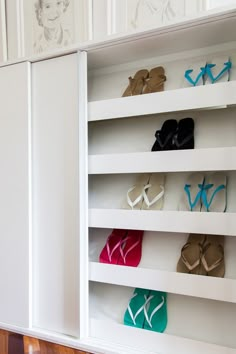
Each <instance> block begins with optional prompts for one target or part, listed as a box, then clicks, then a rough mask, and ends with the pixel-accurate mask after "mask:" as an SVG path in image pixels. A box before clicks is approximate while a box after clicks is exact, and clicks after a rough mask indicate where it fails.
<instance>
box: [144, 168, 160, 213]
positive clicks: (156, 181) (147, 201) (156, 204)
mask: <svg viewBox="0 0 236 354" xmlns="http://www.w3.org/2000/svg"><path fill="white" fill-rule="evenodd" d="M164 183H165V175H164V174H162V173H153V174H152V175H151V177H150V179H149V183H148V184H147V185H146V186H145V187H144V188H143V204H142V210H161V209H162V207H163V199H164V198H163V197H164V193H165V190H164Z"/></svg>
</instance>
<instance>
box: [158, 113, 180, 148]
mask: <svg viewBox="0 0 236 354" xmlns="http://www.w3.org/2000/svg"><path fill="white" fill-rule="evenodd" d="M177 126H178V123H177V120H175V119H168V120H166V121H165V122H164V123H163V125H162V127H161V130H157V131H156V133H155V137H156V141H155V143H154V145H153V147H152V151H164V150H173V138H174V135H175V134H176V131H177Z"/></svg>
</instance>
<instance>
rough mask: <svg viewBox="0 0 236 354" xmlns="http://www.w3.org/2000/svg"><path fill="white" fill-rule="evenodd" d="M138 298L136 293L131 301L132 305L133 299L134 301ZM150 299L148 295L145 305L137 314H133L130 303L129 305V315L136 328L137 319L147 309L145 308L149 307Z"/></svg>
mask: <svg viewBox="0 0 236 354" xmlns="http://www.w3.org/2000/svg"><path fill="white" fill-rule="evenodd" d="M136 296H138V294H137V293H135V294H134V295H133V296H132V298H131V300H130V303H131V301H132V299H134V298H135V297H136ZM149 301H150V300H149V297H147V298H146V295H145V296H144V304H143V305H142V306H141V307H140V308H139V309H138V310H137V311H136V312H135V313H133V311H132V309H131V307H130V303H129V305H128V311H129V315H130V317H131V320H132V321H133V324H134V325H135V326H136V318H137V317H138V315H139V314H140V313H141V312H142V311H143V310H144V309H145V306H147V304H148V303H149Z"/></svg>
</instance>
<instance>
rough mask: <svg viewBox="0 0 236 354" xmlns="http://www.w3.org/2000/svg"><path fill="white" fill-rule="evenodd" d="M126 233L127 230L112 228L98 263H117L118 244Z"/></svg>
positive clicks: (118, 255) (118, 254)
mask: <svg viewBox="0 0 236 354" xmlns="http://www.w3.org/2000/svg"><path fill="white" fill-rule="evenodd" d="M126 235H127V230H121V229H114V230H113V231H112V233H111V234H110V235H109V237H108V239H107V242H106V244H105V246H104V247H103V249H102V251H101V253H100V256H99V262H100V263H109V264H117V263H118V259H119V257H120V245H121V244H122V242H123V239H124V238H125V236H126Z"/></svg>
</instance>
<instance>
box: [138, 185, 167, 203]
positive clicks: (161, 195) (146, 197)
mask: <svg viewBox="0 0 236 354" xmlns="http://www.w3.org/2000/svg"><path fill="white" fill-rule="evenodd" d="M151 187H152V185H151V184H147V185H146V186H145V187H144V188H143V199H144V201H145V203H146V205H147V207H148V208H150V206H152V205H153V204H155V203H156V202H158V200H160V199H161V198H162V197H163V195H164V193H165V189H164V187H163V186H162V185H160V189H161V192H160V193H158V194H157V195H156V196H155V197H154V198H153V199H152V200H151V201H150V200H149V198H148V196H147V193H146V190H147V189H149V188H151Z"/></svg>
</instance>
